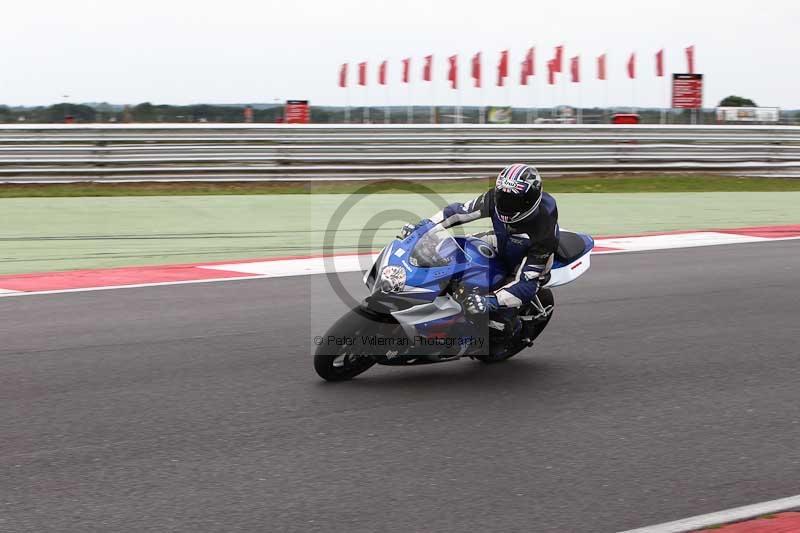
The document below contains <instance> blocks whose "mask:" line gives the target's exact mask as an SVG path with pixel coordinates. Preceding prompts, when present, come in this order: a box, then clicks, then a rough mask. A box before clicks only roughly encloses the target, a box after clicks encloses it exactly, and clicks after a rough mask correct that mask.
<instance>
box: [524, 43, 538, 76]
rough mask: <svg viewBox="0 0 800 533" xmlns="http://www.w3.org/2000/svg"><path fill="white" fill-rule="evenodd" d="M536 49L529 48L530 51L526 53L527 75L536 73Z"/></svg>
mask: <svg viewBox="0 0 800 533" xmlns="http://www.w3.org/2000/svg"><path fill="white" fill-rule="evenodd" d="M535 54H536V50H535V49H534V48H533V47H530V48H528V53H527V54H525V61H524V62H523V65H525V67H524V69H525V74H526V76H533V75H535V74H536V65H535V62H534V58H535Z"/></svg>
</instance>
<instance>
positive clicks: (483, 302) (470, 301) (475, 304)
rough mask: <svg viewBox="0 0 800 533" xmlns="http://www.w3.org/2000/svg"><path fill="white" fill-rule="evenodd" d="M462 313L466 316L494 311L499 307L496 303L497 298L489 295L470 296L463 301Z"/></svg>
mask: <svg viewBox="0 0 800 533" xmlns="http://www.w3.org/2000/svg"><path fill="white" fill-rule="evenodd" d="M463 305H464V311H466V313H467V314H468V315H479V314H480V315H482V314H484V313H489V312H491V311H494V310H495V309H497V308H498V307H499V304H498V303H497V296H495V295H493V294H489V295H487V296H481V295H480V294H470V295H469V296H467V297H466V298H465V299H464V302H463Z"/></svg>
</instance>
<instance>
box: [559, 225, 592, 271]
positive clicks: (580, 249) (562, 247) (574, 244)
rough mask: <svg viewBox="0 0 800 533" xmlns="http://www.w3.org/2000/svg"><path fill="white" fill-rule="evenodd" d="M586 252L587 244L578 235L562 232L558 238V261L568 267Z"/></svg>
mask: <svg viewBox="0 0 800 533" xmlns="http://www.w3.org/2000/svg"><path fill="white" fill-rule="evenodd" d="M585 252H586V243H585V242H584V240H583V238H582V237H581V236H580V235H578V234H577V233H572V232H571V231H564V230H561V232H560V235H559V238H558V249H557V250H556V257H555V258H556V260H557V261H560V262H561V263H562V264H564V265H568V264H570V263H572V262H573V261H575V260H576V259H578V258H579V257H580V256H582V255H583V254H584V253H585Z"/></svg>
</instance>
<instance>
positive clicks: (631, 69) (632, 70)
mask: <svg viewBox="0 0 800 533" xmlns="http://www.w3.org/2000/svg"><path fill="white" fill-rule="evenodd" d="M628 77H629V78H630V79H634V78H635V77H636V52H634V53H632V54H631V57H629V58H628Z"/></svg>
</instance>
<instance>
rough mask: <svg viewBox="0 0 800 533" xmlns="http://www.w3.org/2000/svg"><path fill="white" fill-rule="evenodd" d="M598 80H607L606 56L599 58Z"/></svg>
mask: <svg viewBox="0 0 800 533" xmlns="http://www.w3.org/2000/svg"><path fill="white" fill-rule="evenodd" d="M597 79H598V80H604V79H606V55H605V54H603V55H599V56H597Z"/></svg>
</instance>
